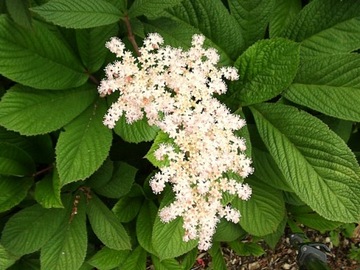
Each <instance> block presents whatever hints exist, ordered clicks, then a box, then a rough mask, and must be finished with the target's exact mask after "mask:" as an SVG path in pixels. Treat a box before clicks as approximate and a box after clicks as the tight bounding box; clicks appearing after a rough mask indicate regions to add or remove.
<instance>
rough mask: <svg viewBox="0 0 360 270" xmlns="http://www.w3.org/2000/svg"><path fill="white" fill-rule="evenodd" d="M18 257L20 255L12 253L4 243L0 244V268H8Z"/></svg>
mask: <svg viewBox="0 0 360 270" xmlns="http://www.w3.org/2000/svg"><path fill="white" fill-rule="evenodd" d="M18 259H19V257H18V256H15V255H13V254H11V253H10V252H9V251H7V250H6V249H5V248H4V247H3V246H2V245H0V269H8V268H9V267H10V266H11V265H13V264H14V263H15V261H16V260H18Z"/></svg>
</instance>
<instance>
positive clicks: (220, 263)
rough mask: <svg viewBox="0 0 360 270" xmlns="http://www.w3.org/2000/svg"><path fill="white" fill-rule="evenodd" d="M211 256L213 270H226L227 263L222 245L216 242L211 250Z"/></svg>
mask: <svg viewBox="0 0 360 270" xmlns="http://www.w3.org/2000/svg"><path fill="white" fill-rule="evenodd" d="M209 254H210V256H211V265H212V268H213V269H216V270H226V269H227V267H226V263H225V260H224V255H223V254H222V252H221V249H220V243H218V242H215V243H214V244H213V246H212V247H211V249H210V250H209Z"/></svg>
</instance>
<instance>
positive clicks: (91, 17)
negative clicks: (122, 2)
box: [30, 0, 122, 28]
mask: <svg viewBox="0 0 360 270" xmlns="http://www.w3.org/2000/svg"><path fill="white" fill-rule="evenodd" d="M30 10H32V11H34V12H35V13H37V14H39V15H40V16H41V17H43V18H45V19H46V20H47V21H49V22H52V23H54V24H57V25H60V26H64V27H68V28H91V27H97V26H102V25H108V24H112V23H115V22H117V21H119V20H120V18H121V16H122V14H121V12H120V10H118V9H117V8H116V7H114V6H113V5H112V4H110V3H109V2H108V1H105V0H96V1H95V0H92V1H88V0H76V1H72V0H53V1H49V2H47V3H45V4H44V5H42V6H39V7H34V8H31V9H30Z"/></svg>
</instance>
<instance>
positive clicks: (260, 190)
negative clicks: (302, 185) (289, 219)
mask: <svg viewBox="0 0 360 270" xmlns="http://www.w3.org/2000/svg"><path fill="white" fill-rule="evenodd" d="M247 182H248V184H249V185H250V186H251V188H252V191H253V193H252V195H251V198H250V199H249V200H248V201H243V200H241V199H239V198H238V197H235V198H234V200H233V201H232V205H233V206H234V207H235V208H236V209H238V210H239V211H240V214H241V218H240V225H241V227H242V228H243V229H244V230H245V231H247V232H249V233H250V234H252V235H255V236H264V235H267V234H269V233H272V232H275V231H276V229H277V227H278V226H279V224H280V223H281V221H282V220H283V219H284V215H285V202H284V200H283V198H282V194H281V191H280V190H278V189H276V188H273V187H270V186H268V185H266V184H264V183H263V182H261V181H259V180H258V179H256V177H255V176H251V178H249V179H247Z"/></svg>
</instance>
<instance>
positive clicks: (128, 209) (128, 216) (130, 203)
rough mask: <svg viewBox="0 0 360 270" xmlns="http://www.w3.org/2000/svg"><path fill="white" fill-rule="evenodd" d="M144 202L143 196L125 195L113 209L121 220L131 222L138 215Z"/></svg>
mask: <svg viewBox="0 0 360 270" xmlns="http://www.w3.org/2000/svg"><path fill="white" fill-rule="evenodd" d="M142 202H143V199H142V197H128V196H125V197H122V198H121V199H120V200H119V201H118V202H117V203H116V204H115V205H114V207H113V209H112V211H113V212H114V214H115V215H116V216H117V217H118V219H119V220H120V222H129V221H131V220H133V219H134V218H135V217H136V216H137V214H138V212H139V210H140V208H141V205H142Z"/></svg>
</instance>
